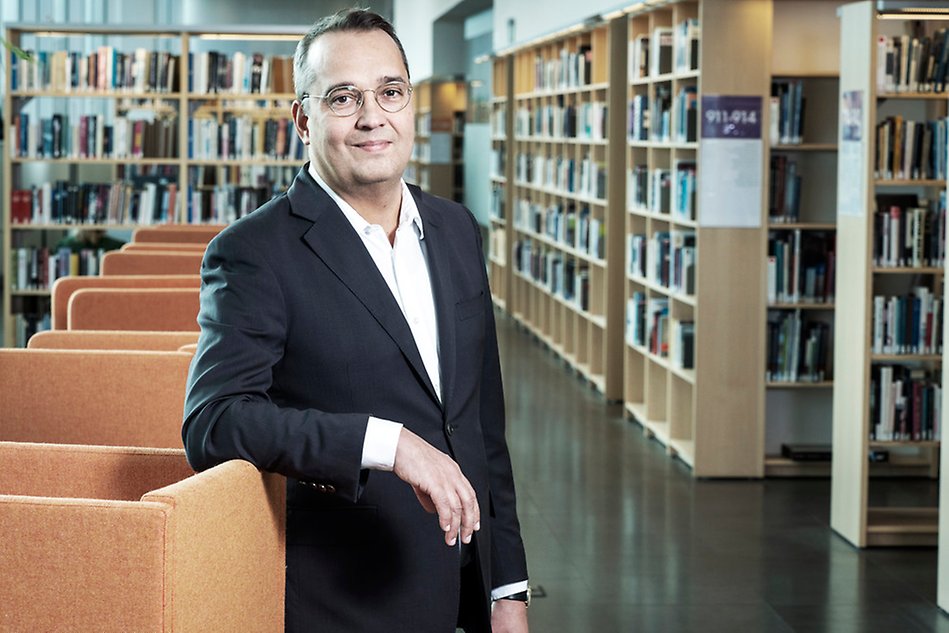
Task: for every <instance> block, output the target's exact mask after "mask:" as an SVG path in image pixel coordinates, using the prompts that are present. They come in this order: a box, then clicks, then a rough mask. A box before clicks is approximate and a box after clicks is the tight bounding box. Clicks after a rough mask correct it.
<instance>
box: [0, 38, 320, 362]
mask: <svg viewBox="0 0 949 633" xmlns="http://www.w3.org/2000/svg"><path fill="white" fill-rule="evenodd" d="M304 32H305V29H304V28H302V27H297V26H289V27H279V26H263V27H257V28H247V27H233V26H207V27H205V26H202V27H200V28H194V27H168V26H163V27H160V28H157V27H154V26H143V27H132V26H129V27H111V26H95V25H85V26H82V27H72V26H56V27H55V30H50V27H49V25H46V24H9V25H7V28H6V37H7V40H8V41H9V42H10V43H11V44H13V45H16V46H19V47H20V48H22V49H24V50H28V51H32V52H33V53H34V54H33V58H32V61H30V62H27V61H23V60H17V59H16V58H12V56H8V57H7V60H6V61H7V63H5V64H4V67H3V70H4V86H5V90H4V112H6V113H7V116H6V117H5V118H6V125H7V130H6V131H7V143H6V145H7V147H6V150H7V151H6V152H4V156H3V182H5V183H7V187H8V191H7V192H5V194H4V197H3V214H4V215H3V217H4V222H3V238H2V239H3V242H2V253H3V257H4V258H5V260H4V261H5V263H6V264H7V265H8V266H9V268H8V271H9V272H8V274H7V275H6V277H5V281H4V284H3V297H2V305H3V316H4V319H3V321H4V328H3V330H4V331H3V341H2V342H3V344H4V345H6V346H11V345H15V344H16V345H23V344H24V343H25V340H26V339H27V338H28V336H29V335H30V334H31V333H32V332H33V331H35V330H36V329H38V328H39V329H42V328H43V327H45V324H46V323H47V321H48V314H49V287H50V286H51V284H52V282H53V281H54V280H55V278H57V277H59V276H62V275H64V274H97V272H98V262H99V259H100V256H101V252H96V251H95V250H94V249H93V250H91V251H90V252H88V253H80V254H79V256H78V257H70V256H69V255H67V253H65V252H57V250H56V248H55V246H56V244H57V242H59V240H60V239H61V238H63V237H64V236H65V235H66V234H67V232H69V231H70V230H71V229H82V230H116V231H131V230H133V229H134V228H136V227H137V226H141V225H145V224H154V223H164V222H177V223H215V224H217V223H226V222H230V221H232V220H234V219H236V218H238V217H241V216H243V215H245V214H247V213H249V212H250V211H252V210H254V209H255V208H256V207H257V206H258V205H259V204H261V203H263V202H265V201H266V200H268V199H269V198H270V197H271V196H272V195H273V194H274V193H275V192H277V191H280V190H282V189H284V188H285V187H286V186H288V185H289V183H290V182H291V181H292V179H293V177H294V176H295V174H296V172H297V170H298V169H299V167H300V165H301V164H302V163H303V162H304V158H303V157H304V153H305V152H304V151H303V147H302V144H301V143H299V140H298V139H297V137H296V134H295V132H294V128H293V124H292V121H291V120H290V116H289V106H290V103H291V102H292V100H293V99H294V98H295V95H294V92H293V82H292V53H293V49H294V47H295V45H296V42H297V41H298V40H299V38H300V37H301V36H302V35H303V33H304Z"/></svg>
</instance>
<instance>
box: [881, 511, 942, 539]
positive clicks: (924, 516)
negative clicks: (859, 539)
mask: <svg viewBox="0 0 949 633" xmlns="http://www.w3.org/2000/svg"><path fill="white" fill-rule="evenodd" d="M938 539H939V510H938V509H937V508H880V507H869V508H867V545H868V546H869V547H874V546H886V547H898V546H922V547H931V546H935V545H938Z"/></svg>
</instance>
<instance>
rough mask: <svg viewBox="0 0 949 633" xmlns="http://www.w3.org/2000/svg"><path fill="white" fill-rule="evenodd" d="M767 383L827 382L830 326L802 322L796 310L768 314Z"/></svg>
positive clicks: (829, 377)
mask: <svg viewBox="0 0 949 633" xmlns="http://www.w3.org/2000/svg"><path fill="white" fill-rule="evenodd" d="M767 337H768V352H767V353H768V355H767V357H766V359H765V378H766V380H768V382H787V383H797V382H823V381H825V380H830V379H831V372H830V368H829V363H830V354H829V351H828V350H829V347H830V324H828V323H825V322H823V321H816V320H812V321H806V320H805V319H804V317H803V315H802V313H801V311H800V310H793V311H778V310H769V311H768V333H767Z"/></svg>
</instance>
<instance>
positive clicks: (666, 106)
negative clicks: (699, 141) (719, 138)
mask: <svg viewBox="0 0 949 633" xmlns="http://www.w3.org/2000/svg"><path fill="white" fill-rule="evenodd" d="M697 130H698V93H697V89H696V87H695V86H683V87H681V88H679V92H678V93H676V96H675V99H674V100H673V97H672V89H671V88H670V87H669V86H667V85H665V84H662V85H659V86H656V88H655V93H654V95H653V98H652V100H649V97H648V96H647V95H644V94H637V95H633V98H632V99H630V101H629V106H628V112H627V130H626V131H627V137H628V138H629V140H630V141H655V142H661V143H669V142H672V141H673V140H674V141H675V142H676V143H692V142H694V141H695V140H696V137H697Z"/></svg>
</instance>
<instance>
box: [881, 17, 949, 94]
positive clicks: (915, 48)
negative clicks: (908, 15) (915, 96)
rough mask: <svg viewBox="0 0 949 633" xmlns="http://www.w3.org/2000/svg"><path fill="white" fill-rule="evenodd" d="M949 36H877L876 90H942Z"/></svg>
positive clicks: (948, 62) (942, 31) (948, 69)
mask: <svg viewBox="0 0 949 633" xmlns="http://www.w3.org/2000/svg"><path fill="white" fill-rule="evenodd" d="M947 40H949V36H947V30H946V29H939V30H937V31H936V32H935V33H933V34H932V36H929V35H924V36H922V37H913V36H911V35H908V34H907V35H894V36H892V37H891V36H888V35H884V34H881V35H879V36H877V43H876V44H877V48H876V53H877V92H944V91H945V89H946V73H947V72H949V41H947Z"/></svg>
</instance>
